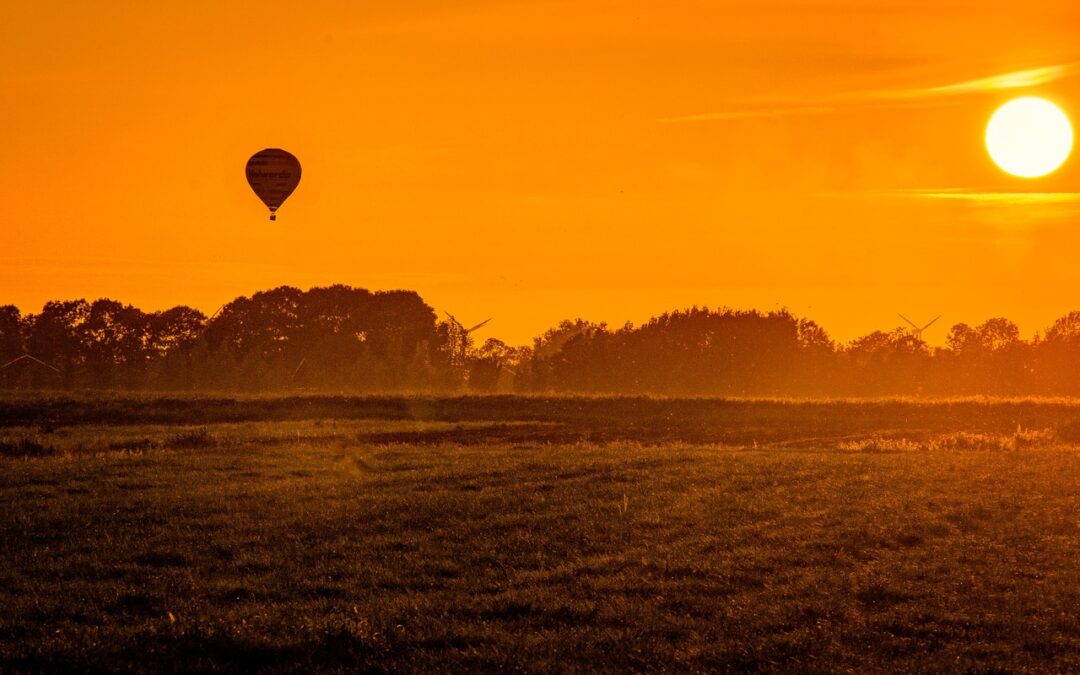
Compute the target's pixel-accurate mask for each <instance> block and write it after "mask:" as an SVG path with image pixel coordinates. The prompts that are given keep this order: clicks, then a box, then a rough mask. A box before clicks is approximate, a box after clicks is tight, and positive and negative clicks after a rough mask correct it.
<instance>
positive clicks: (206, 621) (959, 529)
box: [0, 395, 1080, 672]
mask: <svg viewBox="0 0 1080 675" xmlns="http://www.w3.org/2000/svg"><path fill="white" fill-rule="evenodd" d="M1078 421H1080V406H1078V405H1076V404H1074V403H1071V402H1069V401H1044V402H1040V401H943V402H916V401H877V402H864V403H859V402H844V401H836V402H819V403H814V402H775V401H774V402H764V401H763V402H755V401H724V400H704V399H699V400H662V399H638V398H620V399H604V398H515V397H490V398H457V399H437V398H392V397H386V398H347V397H302V398H298V397H293V398H270V397H256V398H240V399H226V398H220V399H208V398H154V397H142V398H125V397H107V398H102V399H94V398H90V397H86V398H75V399H71V398H56V397H49V398H40V399H36V398H33V397H28V396H25V395H24V396H18V397H16V396H9V397H8V398H7V399H5V400H4V401H2V402H0V671H4V672H20V671H27V672H30V671H33V672H38V671H53V670H80V671H109V672H115V671H142V672H163V671H165V672H168V671H173V672H196V671H211V672H212V671H236V670H259V671H281V672H296V671H307V672H311V671H329V672H355V671H357V670H371V671H403V670H406V671H425V672H428V671H462V670H492V669H501V670H520V671H549V670H557V671H565V670H570V671H590V672H591V671H626V670H657V669H660V670H670V671H695V670H696V671H716V670H765V671H803V672H805V671H852V672H867V671H883V670H892V671H895V670H918V671H926V670H939V671H940V670H944V671H971V670H976V671H985V670H990V669H1000V670H1007V671H1031V672H1035V671H1047V670H1051V671H1070V670H1071V671H1076V670H1080V567H1078V563H1080V423H1078Z"/></svg>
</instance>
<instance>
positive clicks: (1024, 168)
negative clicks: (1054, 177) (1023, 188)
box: [986, 96, 1073, 178]
mask: <svg viewBox="0 0 1080 675" xmlns="http://www.w3.org/2000/svg"><path fill="white" fill-rule="evenodd" d="M1072 145H1073V130H1072V126H1071V125H1070V124H1069V118H1068V116H1066V115H1065V113H1064V112H1063V111H1062V110H1061V108H1059V107H1057V106H1056V105H1054V104H1053V103H1051V102H1050V101H1047V100H1046V99H1042V98H1036V97H1033V96H1027V97H1024V98H1018V99H1014V100H1012V101H1009V102H1008V103H1006V104H1005V105H1003V106H1001V107H1000V108H998V109H997V111H996V112H994V114H993V115H992V116H991V117H990V122H989V124H987V125H986V149H987V151H989V153H990V157H991V158H992V159H993V160H994V163H995V164H997V165H998V166H999V167H1001V169H1002V170H1003V171H1005V172H1006V173H1010V174H1012V175H1014V176H1019V177H1020V178H1038V177H1040V176H1045V175H1047V174H1049V173H1051V172H1053V171H1054V170H1056V169H1057V168H1058V167H1060V166H1061V165H1062V164H1064V163H1065V160H1066V159H1068V157H1069V153H1070V152H1071V151H1072Z"/></svg>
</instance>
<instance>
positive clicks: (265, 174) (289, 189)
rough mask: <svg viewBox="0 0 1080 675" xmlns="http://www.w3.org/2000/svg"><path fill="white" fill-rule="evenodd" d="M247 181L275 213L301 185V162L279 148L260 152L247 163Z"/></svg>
mask: <svg viewBox="0 0 1080 675" xmlns="http://www.w3.org/2000/svg"><path fill="white" fill-rule="evenodd" d="M246 173H247V180H248V184H249V185H251V189H252V190H254V191H255V194H256V195H258V196H259V199H261V200H262V201H263V204H266V206H267V208H269V209H270V220H276V216H275V215H274V212H275V211H277V210H278V208H279V207H280V206H281V205H282V204H283V203H284V202H285V200H286V199H288V198H289V195H291V194H292V193H293V190H295V189H296V186H297V185H298V184H299V183H300V161H299V160H297V159H296V157H293V156H292V155H291V154H289V153H287V152H285V151H284V150H281V149H279V148H267V149H266V150H260V151H259V152H256V153H255V154H254V155H252V156H251V159H249V160H248V163H247V170H246Z"/></svg>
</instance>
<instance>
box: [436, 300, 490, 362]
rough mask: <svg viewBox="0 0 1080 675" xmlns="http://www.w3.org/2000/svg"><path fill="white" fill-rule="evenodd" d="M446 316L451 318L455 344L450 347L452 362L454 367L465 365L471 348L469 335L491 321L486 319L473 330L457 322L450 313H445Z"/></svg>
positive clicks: (452, 337)
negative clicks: (466, 355) (467, 353)
mask: <svg viewBox="0 0 1080 675" xmlns="http://www.w3.org/2000/svg"><path fill="white" fill-rule="evenodd" d="M443 313H444V314H446V316H448V317H450V326H451V331H450V339H451V340H453V343H452V345H451V347H450V361H451V362H452V363H453V364H454V365H458V366H460V365H464V364H465V352H466V350H468V348H469V335H470V334H471V333H472V332H473V331H475V330H477V329H479V328H483V327H484V326H486V325H487V323H488V322H489V321H491V319H484V320H483V321H481V322H480V323H478V324H476V325H475V326H473V327H472V328H466V327H465V325H464V324H462V323H461V322H460V321H458V320H457V318H456V317H455V316H454V315H453V314H451V313H450V312H443Z"/></svg>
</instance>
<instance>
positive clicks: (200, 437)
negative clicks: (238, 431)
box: [165, 429, 218, 449]
mask: <svg viewBox="0 0 1080 675" xmlns="http://www.w3.org/2000/svg"><path fill="white" fill-rule="evenodd" d="M217 445H218V438H217V436H215V435H214V434H212V433H210V432H209V431H208V430H206V429H193V430H191V431H183V432H181V433H178V434H173V435H172V436H171V437H169V439H168V440H167V441H166V442H165V447H168V448H180V449H195V448H213V447H216V446H217Z"/></svg>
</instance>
